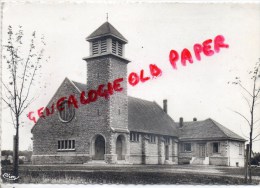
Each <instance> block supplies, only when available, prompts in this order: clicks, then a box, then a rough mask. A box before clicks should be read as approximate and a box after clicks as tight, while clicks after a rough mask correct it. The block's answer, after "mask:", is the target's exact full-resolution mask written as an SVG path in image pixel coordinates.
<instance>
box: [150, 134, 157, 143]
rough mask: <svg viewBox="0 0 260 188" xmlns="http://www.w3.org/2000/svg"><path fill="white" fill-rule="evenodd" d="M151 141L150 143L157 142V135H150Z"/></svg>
mask: <svg viewBox="0 0 260 188" xmlns="http://www.w3.org/2000/svg"><path fill="white" fill-rule="evenodd" d="M149 142H150V143H156V136H154V135H149Z"/></svg>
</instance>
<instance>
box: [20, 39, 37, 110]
mask: <svg viewBox="0 0 260 188" xmlns="http://www.w3.org/2000/svg"><path fill="white" fill-rule="evenodd" d="M33 43H34V40H33V39H32V41H31V45H30V50H29V54H28V56H27V59H26V63H25V66H24V71H23V76H22V85H21V90H20V99H21V98H22V93H23V88H24V81H25V75H26V70H27V65H28V62H29V60H30V57H31V52H32V49H33ZM21 104H22V103H20V105H19V111H20V110H21Z"/></svg>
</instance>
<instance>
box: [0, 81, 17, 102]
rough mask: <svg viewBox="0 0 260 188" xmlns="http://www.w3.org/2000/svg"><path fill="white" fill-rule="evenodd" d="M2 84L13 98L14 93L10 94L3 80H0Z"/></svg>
mask: <svg viewBox="0 0 260 188" xmlns="http://www.w3.org/2000/svg"><path fill="white" fill-rule="evenodd" d="M1 82H2V84H3V86H4V87H5V88H6V90H7V91H8V93H10V95H11V97H13V98H14V95H13V94H12V92H11V90H10V89H9V88H8V87H7V86H6V85H5V83H4V82H3V80H1Z"/></svg>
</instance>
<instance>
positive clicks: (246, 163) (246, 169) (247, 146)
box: [245, 144, 249, 184]
mask: <svg viewBox="0 0 260 188" xmlns="http://www.w3.org/2000/svg"><path fill="white" fill-rule="evenodd" d="M248 153H249V144H247V145H246V159H245V184H247V175H248Z"/></svg>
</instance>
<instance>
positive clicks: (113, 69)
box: [83, 22, 130, 163]
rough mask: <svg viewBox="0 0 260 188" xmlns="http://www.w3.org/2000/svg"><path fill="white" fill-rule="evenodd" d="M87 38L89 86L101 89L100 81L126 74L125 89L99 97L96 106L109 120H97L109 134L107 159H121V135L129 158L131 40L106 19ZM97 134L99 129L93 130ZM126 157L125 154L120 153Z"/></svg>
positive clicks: (100, 126)
mask: <svg viewBox="0 0 260 188" xmlns="http://www.w3.org/2000/svg"><path fill="white" fill-rule="evenodd" d="M86 40H87V41H88V42H89V45H90V48H89V54H90V55H89V56H88V57H85V58H83V59H84V60H85V61H86V63H87V87H88V89H97V87H98V86H99V85H100V84H104V85H106V84H107V83H108V82H110V83H112V82H113V81H114V80H116V79H118V78H123V81H122V82H121V84H120V85H121V87H122V88H123V91H121V92H114V94H113V95H112V96H110V97H109V99H101V98H100V99H99V100H98V101H96V102H95V104H93V105H95V108H99V109H98V110H99V113H100V116H101V117H103V119H105V122H106V123H105V124H102V123H97V125H96V126H97V127H99V129H100V130H102V131H103V130H105V129H106V130H105V131H103V135H106V136H105V137H106V138H105V140H106V151H105V153H106V154H105V156H106V157H105V160H106V161H107V162H109V163H114V162H115V161H117V154H116V153H117V146H116V144H117V139H118V137H119V136H121V137H122V138H120V139H121V141H122V140H123V142H124V143H125V145H124V146H123V147H125V148H124V149H123V155H124V156H123V158H125V160H127V158H129V146H128V144H127V142H129V130H128V97H127V64H128V63H129V62H130V61H129V60H127V59H126V58H125V44H127V42H128V41H127V40H126V39H125V37H123V35H122V34H121V33H119V32H118V31H117V30H116V29H115V28H114V27H113V26H112V25H111V24H110V23H109V22H105V23H104V24H102V25H101V26H100V27H99V28H98V29H96V30H95V31H94V32H93V33H92V34H90V35H89V36H88V37H87V38H86ZM93 134H96V133H93ZM120 157H122V156H120Z"/></svg>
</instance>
